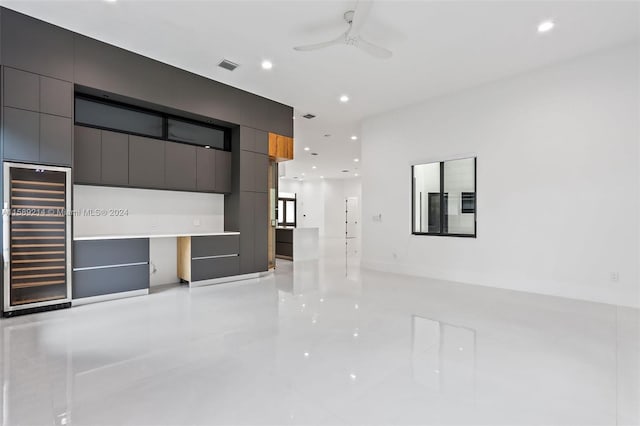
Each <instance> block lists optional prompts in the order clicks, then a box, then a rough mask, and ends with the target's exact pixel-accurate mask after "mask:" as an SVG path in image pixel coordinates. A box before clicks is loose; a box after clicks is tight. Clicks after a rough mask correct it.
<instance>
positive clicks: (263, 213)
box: [239, 191, 269, 274]
mask: <svg viewBox="0 0 640 426" xmlns="http://www.w3.org/2000/svg"><path fill="white" fill-rule="evenodd" d="M239 215H240V219H239V223H240V230H241V232H240V273H242V274H250V273H254V272H264V271H267V270H268V269H269V256H268V249H269V246H268V245H269V243H268V240H267V238H268V232H269V199H268V194H266V193H261V192H244V191H243V192H240V212H239Z"/></svg>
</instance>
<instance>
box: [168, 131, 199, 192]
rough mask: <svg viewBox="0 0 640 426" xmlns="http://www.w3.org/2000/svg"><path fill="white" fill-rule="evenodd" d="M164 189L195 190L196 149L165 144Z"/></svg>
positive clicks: (188, 146) (189, 146)
mask: <svg viewBox="0 0 640 426" xmlns="http://www.w3.org/2000/svg"><path fill="white" fill-rule="evenodd" d="M165 150H166V151H165V158H166V166H165V187H166V188H167V189H177V190H184V191H195V190H196V147H195V146H191V145H185V144H181V143H175V142H166V143H165Z"/></svg>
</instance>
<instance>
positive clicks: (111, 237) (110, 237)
mask: <svg viewBox="0 0 640 426" xmlns="http://www.w3.org/2000/svg"><path fill="white" fill-rule="evenodd" d="M215 235H240V233H239V232H202V233H198V232H190V233H184V234H143V235H87V236H79V237H73V240H74V241H89V240H124V239H130V238H175V237H209V236H215Z"/></svg>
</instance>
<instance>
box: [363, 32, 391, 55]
mask: <svg viewBox="0 0 640 426" xmlns="http://www.w3.org/2000/svg"><path fill="white" fill-rule="evenodd" d="M354 45H355V46H356V47H357V48H358V49H362V50H364V51H365V52H367V53H368V54H370V55H371V56H375V57H376V58H380V59H388V58H390V57H391V56H393V53H392V52H391V51H390V50H389V49H385V48H384V47H380V46H376V45H375V44H372V43H369V42H368V41H366V40H364V39H363V38H362V37H358V38H357V40H356V42H355V43H354Z"/></svg>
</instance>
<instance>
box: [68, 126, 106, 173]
mask: <svg viewBox="0 0 640 426" xmlns="http://www.w3.org/2000/svg"><path fill="white" fill-rule="evenodd" d="M74 132H75V139H74V148H73V149H74V157H73V181H74V182H75V183H87V184H100V183H101V179H100V176H101V168H102V165H101V158H100V157H101V155H100V153H101V139H100V130H98V129H92V128H89V127H82V126H75V129H74Z"/></svg>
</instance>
